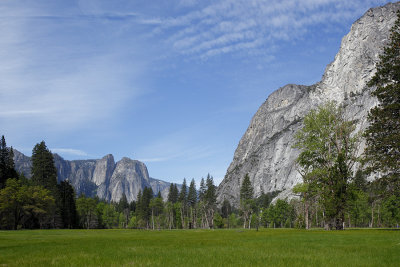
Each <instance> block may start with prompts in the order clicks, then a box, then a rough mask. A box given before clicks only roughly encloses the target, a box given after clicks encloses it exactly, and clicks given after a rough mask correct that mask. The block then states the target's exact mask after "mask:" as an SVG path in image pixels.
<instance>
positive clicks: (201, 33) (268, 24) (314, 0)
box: [153, 0, 387, 59]
mask: <svg viewBox="0 0 400 267" xmlns="http://www.w3.org/2000/svg"><path fill="white" fill-rule="evenodd" d="M386 2H387V1H384V0H368V1H365V0H355V1H347V0H284V1H282V0H253V1H249V0H222V1H212V2H211V3H209V4H208V5H206V6H205V7H202V8H200V9H199V8H198V6H196V7H195V8H193V9H192V11H189V12H184V13H182V14H180V15H177V16H175V17H164V18H163V17H160V18H159V19H158V20H157V21H159V22H160V24H159V26H158V27H156V29H155V30H154V31H153V34H155V35H160V34H163V33H166V34H167V35H168V37H167V38H166V42H167V43H168V44H169V45H170V46H171V48H173V49H174V50H175V51H176V52H177V53H182V54H184V55H190V56H192V57H195V58H196V57H198V58H203V59H205V58H208V57H212V56H215V55H219V54H224V53H231V52H238V51H242V52H246V53H247V52H249V51H252V50H255V49H260V48H265V47H268V46H271V45H274V43H276V42H279V41H281V40H293V39H296V38H299V37H302V36H303V35H304V34H305V33H306V32H307V31H308V30H309V29H310V27H314V26H323V25H327V24H332V23H337V24H341V23H348V22H352V21H353V20H355V19H357V18H358V17H359V16H361V15H362V14H363V13H364V12H365V11H366V10H367V8H369V7H371V6H376V5H380V4H384V3H386ZM171 32H172V35H171ZM260 40H261V41H260Z"/></svg>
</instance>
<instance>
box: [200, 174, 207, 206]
mask: <svg viewBox="0 0 400 267" xmlns="http://www.w3.org/2000/svg"><path fill="white" fill-rule="evenodd" d="M206 189H207V187H206V184H205V182H204V178H203V177H201V181H200V191H199V200H200V201H203V200H204V196H205V194H206Z"/></svg>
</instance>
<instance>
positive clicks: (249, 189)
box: [240, 174, 253, 201]
mask: <svg viewBox="0 0 400 267" xmlns="http://www.w3.org/2000/svg"><path fill="white" fill-rule="evenodd" d="M249 199H253V186H252V185H251V182H250V177H249V174H246V175H245V176H244V179H243V182H242V186H241V187H240V201H246V200H249Z"/></svg>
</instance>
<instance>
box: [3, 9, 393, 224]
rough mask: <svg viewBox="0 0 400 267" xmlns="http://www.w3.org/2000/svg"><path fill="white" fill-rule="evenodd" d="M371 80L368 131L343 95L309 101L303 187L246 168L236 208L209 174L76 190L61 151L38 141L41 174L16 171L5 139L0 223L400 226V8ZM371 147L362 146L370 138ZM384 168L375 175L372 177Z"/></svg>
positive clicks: (302, 147) (302, 137)
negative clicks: (113, 190) (62, 175)
mask: <svg viewBox="0 0 400 267" xmlns="http://www.w3.org/2000/svg"><path fill="white" fill-rule="evenodd" d="M397 16H398V18H397V21H396V22H395V25H394V26H393V27H392V29H391V34H390V37H389V40H388V44H387V46H386V47H385V48H384V50H383V53H382V55H380V58H379V59H380V60H379V62H378V64H377V66H376V73H375V74H374V76H373V77H372V79H371V80H370V81H369V83H368V86H369V87H371V88H373V89H374V90H372V93H371V94H372V96H374V97H376V98H377V99H378V101H379V104H378V105H377V106H376V107H374V108H373V109H371V110H370V112H369V115H368V123H369V126H368V127H367V129H366V131H365V132H364V133H356V132H355V125H356V121H353V120H350V119H348V118H346V114H345V112H344V107H343V106H337V105H336V104H335V103H334V102H329V103H326V104H324V105H321V106H320V107H318V108H317V109H314V110H312V111H310V113H309V114H307V115H306V117H305V118H304V120H303V127H302V128H301V129H300V130H299V131H298V132H297V133H296V135H295V146H294V147H295V148H297V149H299V151H300V154H299V156H298V158H297V167H298V171H299V173H300V174H301V176H302V179H303V182H302V183H301V184H298V185H296V186H295V187H294V188H293V192H294V193H295V194H297V195H298V196H299V198H294V199H291V200H282V199H278V200H276V201H275V202H274V203H271V201H272V199H273V198H274V197H275V196H276V195H277V194H278V193H279V192H270V193H267V194H264V193H261V196H259V197H257V198H256V197H255V196H254V192H253V186H252V184H251V180H250V177H249V176H248V175H247V174H246V175H245V176H244V177H243V181H242V183H241V187H240V204H239V206H238V208H235V207H234V206H232V205H231V203H230V202H229V201H228V200H227V199H225V200H224V201H223V202H222V203H220V206H218V205H217V203H216V186H215V185H214V181H213V177H212V176H211V175H210V174H208V175H207V177H206V179H204V178H202V179H201V182H200V186H199V190H198V191H197V190H196V184H195V181H194V179H192V181H191V182H190V185H189V187H188V186H187V184H186V179H184V180H183V184H182V187H181V190H178V188H177V185H176V184H173V183H172V184H171V185H170V190H169V194H168V198H167V199H165V200H164V199H163V198H162V196H161V194H160V193H159V192H158V194H157V195H155V194H154V192H153V191H152V189H151V188H144V189H143V191H140V192H139V194H138V196H137V200H136V201H133V202H131V203H128V201H127V198H126V196H125V195H123V196H122V198H121V199H120V200H119V201H118V202H115V203H113V202H112V203H107V202H105V201H104V200H100V199H98V198H89V197H86V196H84V195H81V196H79V197H77V196H76V194H75V192H74V188H73V187H72V185H71V184H70V183H69V182H68V181H62V182H60V183H57V170H56V168H55V166H54V159H53V155H52V154H51V152H50V151H49V149H48V148H47V147H46V144H45V142H44V141H42V142H41V143H39V144H37V145H36V146H35V147H34V148H33V151H32V169H31V174H32V179H27V178H25V177H24V175H23V174H18V173H17V172H16V171H15V166H14V161H13V149H12V147H10V148H9V147H7V145H6V141H5V138H4V136H2V138H1V141H0V228H1V229H21V228H27V229H33V228H87V229H90V228H140V229H193V228H210V229H213V228H235V227H243V228H256V229H258V227H260V226H261V227H273V228H276V227H297V228H306V229H309V228H311V227H324V228H326V229H338V230H340V229H344V228H345V227H397V228H398V227H399V223H400V46H399V43H400V12H398V15H397ZM361 137H364V140H365V150H364V153H363V154H360V147H361V142H362V140H363V139H362V138H361ZM372 176H373V177H375V179H373V180H371V179H368V177H372Z"/></svg>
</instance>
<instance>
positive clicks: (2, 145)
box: [0, 135, 18, 189]
mask: <svg viewBox="0 0 400 267" xmlns="http://www.w3.org/2000/svg"><path fill="white" fill-rule="evenodd" d="M13 158H14V152H13V149H12V147H11V148H8V147H7V144H6V139H5V138H4V135H3V136H1V140H0V189H2V188H4V187H5V185H6V180H7V179H9V178H18V174H17V172H16V171H15V167H14V159H13Z"/></svg>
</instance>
